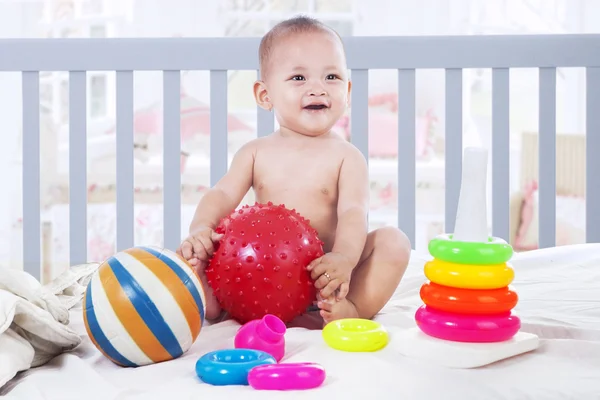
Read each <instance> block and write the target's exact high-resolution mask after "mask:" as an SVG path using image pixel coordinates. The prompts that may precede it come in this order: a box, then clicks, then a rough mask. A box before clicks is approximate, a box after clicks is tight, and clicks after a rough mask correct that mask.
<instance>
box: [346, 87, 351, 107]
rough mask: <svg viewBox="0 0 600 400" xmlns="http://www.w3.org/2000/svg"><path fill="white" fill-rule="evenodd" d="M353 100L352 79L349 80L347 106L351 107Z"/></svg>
mask: <svg viewBox="0 0 600 400" xmlns="http://www.w3.org/2000/svg"><path fill="white" fill-rule="evenodd" d="M351 102H352V81H351V80H348V101H347V104H346V105H347V106H348V107H350V104H351Z"/></svg>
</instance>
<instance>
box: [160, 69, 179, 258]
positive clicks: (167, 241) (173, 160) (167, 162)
mask: <svg viewBox="0 0 600 400" xmlns="http://www.w3.org/2000/svg"><path fill="white" fill-rule="evenodd" d="M180 85H181V73H180V72H179V71H163V113H164V116H163V180H164V185H163V202H164V208H163V214H164V217H163V220H164V223H163V226H164V232H163V234H164V247H165V248H167V249H170V250H176V249H177V247H179V244H180V242H181V239H182V237H181V236H182V235H181V129H180V128H181V121H180V118H181V90H180V89H181V86H180Z"/></svg>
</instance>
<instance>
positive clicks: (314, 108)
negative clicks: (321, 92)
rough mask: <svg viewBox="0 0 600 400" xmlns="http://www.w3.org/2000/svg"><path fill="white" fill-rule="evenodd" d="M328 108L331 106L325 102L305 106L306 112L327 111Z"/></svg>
mask: <svg viewBox="0 0 600 400" xmlns="http://www.w3.org/2000/svg"><path fill="white" fill-rule="evenodd" d="M328 108H329V105H327V103H325V102H313V103H310V104H308V105H306V106H304V109H305V110H308V111H312V112H316V111H322V110H326V109H328Z"/></svg>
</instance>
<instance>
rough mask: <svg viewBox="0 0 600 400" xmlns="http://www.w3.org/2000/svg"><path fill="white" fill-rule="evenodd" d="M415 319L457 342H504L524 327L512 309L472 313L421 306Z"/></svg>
mask: <svg viewBox="0 0 600 400" xmlns="http://www.w3.org/2000/svg"><path fill="white" fill-rule="evenodd" d="M415 321H416V322H417V326H418V327H419V329H421V331H423V333H425V334H427V335H429V336H433V337H436V338H438V339H443V340H450V341H453V342H469V343H492V342H503V341H506V340H509V339H511V338H512V337H513V336H514V335H515V334H516V333H517V332H518V331H519V329H521V320H520V319H519V317H517V316H516V315H514V314H512V313H511V312H510V311H509V312H505V313H501V314H488V315H469V314H455V313H449V312H445V311H438V310H434V309H432V308H430V307H427V306H421V307H419V309H418V310H417V312H416V313H415Z"/></svg>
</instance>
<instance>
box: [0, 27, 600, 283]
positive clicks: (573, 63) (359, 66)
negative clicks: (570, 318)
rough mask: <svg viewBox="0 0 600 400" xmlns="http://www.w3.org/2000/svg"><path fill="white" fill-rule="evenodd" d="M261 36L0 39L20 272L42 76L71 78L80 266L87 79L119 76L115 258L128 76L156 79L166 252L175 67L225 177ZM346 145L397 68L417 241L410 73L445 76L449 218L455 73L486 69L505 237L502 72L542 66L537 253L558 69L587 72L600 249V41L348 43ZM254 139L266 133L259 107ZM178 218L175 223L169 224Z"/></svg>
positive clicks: (552, 185)
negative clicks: (230, 109)
mask: <svg viewBox="0 0 600 400" xmlns="http://www.w3.org/2000/svg"><path fill="white" fill-rule="evenodd" d="M258 43H259V40H258V39H257V38H218V39H215V38H211V39H188V38H177V39H52V40H44V39H41V40H38V39H33V40H29V39H24V40H12V39H10V40H0V71H22V82H23V85H22V91H23V93H22V94H23V240H24V246H23V249H24V254H23V256H24V269H25V270H26V271H28V272H30V273H31V274H33V275H34V276H36V277H39V275H40V260H41V243H40V236H41V235H40V231H41V228H40V219H41V217H40V138H39V128H40V119H39V110H40V106H39V103H40V101H39V71H69V78H70V89H69V91H70V92H69V96H70V101H69V107H70V109H69V116H70V117H69V118H70V121H69V123H70V137H69V151H70V155H69V165H70V169H69V174H70V185H69V188H70V189H69V190H70V263H71V264H77V263H83V262H86V261H87V254H86V251H87V250H86V249H87V237H86V235H87V226H86V224H87V222H86V221H87V219H86V209H87V184H86V168H85V165H86V135H85V130H86V112H85V110H86V105H85V104H86V86H85V81H86V79H85V78H86V71H103V70H105V71H106V70H108V71H116V74H117V88H116V89H117V171H118V173H117V205H116V207H117V219H118V225H117V243H116V245H117V250H121V249H124V248H127V247H130V246H132V245H133V244H134V232H133V210H134V208H133V204H134V201H133V199H134V185H133V165H134V164H133V71H148V70H153V71H156V70H160V71H163V85H164V90H163V96H164V105H165V106H164V111H163V112H164V132H165V137H167V138H168V140H165V141H164V178H163V179H164V191H163V193H164V217H165V218H164V245H165V247H167V248H170V249H175V248H176V247H177V246H178V245H179V241H180V232H181V229H180V228H181V227H180V218H179V215H180V211H181V190H180V184H181V177H180V170H179V162H180V158H179V157H180V145H181V143H180V135H179V134H178V132H179V126H180V113H179V109H180V97H179V87H180V71H181V70H208V71H210V86H211V90H210V93H211V99H210V100H211V102H210V113H211V115H210V116H211V119H210V120H211V123H210V128H211V133H210V154H211V159H210V177H211V184H214V183H215V182H216V181H217V180H218V179H219V178H220V177H221V176H222V175H223V174H224V173H225V171H226V170H227V71H228V70H257V69H258V59H257V48H258ZM345 43H346V49H347V54H348V66H349V68H350V69H351V78H352V81H353V91H352V112H351V123H352V132H351V140H352V142H353V143H354V144H356V146H357V147H358V148H359V149H360V150H361V151H362V152H363V154H365V156H367V155H368V133H367V132H368V104H367V98H368V71H369V70H371V69H396V70H397V71H398V135H399V140H398V205H399V207H398V221H397V223H398V226H399V227H400V228H401V229H403V230H404V231H405V232H406V233H407V235H408V236H409V238H410V239H411V241H412V242H413V243H414V239H415V208H416V207H415V172H416V171H415V71H416V70H417V69H422V68H428V69H434V68H435V69H444V70H445V77H446V82H445V91H446V126H445V128H446V129H445V131H446V138H445V143H446V149H445V164H446V169H445V180H446V192H445V220H446V226H445V230H446V231H452V230H453V228H454V219H455V214H456V207H457V203H458V196H459V191H460V181H461V173H462V166H461V162H462V146H463V142H462V70H463V69H464V68H491V69H492V70H493V74H492V78H493V98H492V100H493V101H492V112H493V121H492V122H493V127H492V136H493V138H492V153H491V169H492V188H493V189H492V193H493V201H492V204H491V207H492V234H493V235H495V236H499V237H502V238H505V239H508V237H509V123H508V117H509V80H510V76H509V71H510V69H511V68H539V131H540V132H539V149H540V150H539V188H540V189H539V190H540V209H539V221H540V222H539V228H538V229H539V246H540V247H549V246H553V245H555V233H556V223H555V211H556V199H555V192H556V177H555V161H556V141H555V135H556V105H555V104H556V68H557V67H584V68H586V71H587V75H586V77H587V80H586V82H587V106H586V107H587V109H586V114H587V125H586V127H587V129H586V135H587V136H586V137H587V148H586V151H587V153H586V164H587V165H586V170H587V174H586V189H587V193H586V211H587V216H586V240H587V242H600V157H598V154H600V35H560V36H557V35H544V36H468V37H464V36H463V37H351V38H347V39H345ZM257 115H258V120H257V124H258V135H266V134H268V133H270V132H271V131H272V130H273V126H274V121H273V116H272V114H271V113H267V112H264V111H263V110H261V109H258V114H257ZM174 216H176V217H174Z"/></svg>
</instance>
